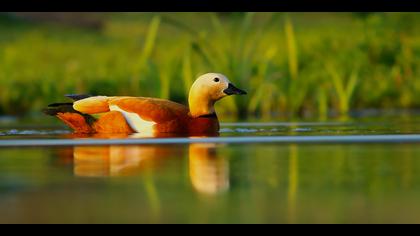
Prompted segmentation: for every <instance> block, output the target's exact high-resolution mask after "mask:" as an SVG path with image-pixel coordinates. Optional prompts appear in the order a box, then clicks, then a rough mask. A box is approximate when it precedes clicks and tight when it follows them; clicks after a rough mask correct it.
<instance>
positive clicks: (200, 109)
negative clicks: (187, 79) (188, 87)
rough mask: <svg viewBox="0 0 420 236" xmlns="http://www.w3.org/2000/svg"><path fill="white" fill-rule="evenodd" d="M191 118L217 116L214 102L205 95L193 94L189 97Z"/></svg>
mask: <svg viewBox="0 0 420 236" xmlns="http://www.w3.org/2000/svg"><path fill="white" fill-rule="evenodd" d="M188 103H189V107H190V114H191V117H193V118H197V117H202V116H208V115H215V114H216V112H215V110H214V101H213V100H211V99H210V98H209V97H208V96H207V95H205V94H198V93H194V92H191V93H190V95H189V97H188Z"/></svg>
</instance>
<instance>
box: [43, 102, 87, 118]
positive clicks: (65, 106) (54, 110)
mask: <svg viewBox="0 0 420 236" xmlns="http://www.w3.org/2000/svg"><path fill="white" fill-rule="evenodd" d="M42 112H44V113H45V114H47V115H50V116H55V115H57V114H58V113H66V112H70V113H79V112H78V111H76V110H74V109H73V103H53V104H50V105H48V107H47V108H45V109H43V110H42Z"/></svg>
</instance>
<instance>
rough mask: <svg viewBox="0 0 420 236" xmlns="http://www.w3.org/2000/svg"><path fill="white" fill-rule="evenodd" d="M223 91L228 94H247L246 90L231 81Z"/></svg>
mask: <svg viewBox="0 0 420 236" xmlns="http://www.w3.org/2000/svg"><path fill="white" fill-rule="evenodd" d="M223 92H224V93H225V94H227V95H233V94H238V95H245V94H246V92H245V91H244V90H241V89H238V88H237V87H235V86H234V85H233V84H231V83H229V85H228V87H227V89H225V90H223Z"/></svg>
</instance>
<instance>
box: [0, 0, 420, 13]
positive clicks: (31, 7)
mask: <svg viewBox="0 0 420 236" xmlns="http://www.w3.org/2000/svg"><path fill="white" fill-rule="evenodd" d="M419 5H420V4H419V1H418V0H347V1H346V0H224V1H222V0H166V1H164V0H84V1H82V0H54V1H52V0H32V1H29V0H27V1H24V0H21V1H19V0H17V1H4V2H2V3H1V8H2V10H3V11H124V12H126V11H141V12H145V11H170V12H179V11H182V12H186V11H216V12H235V11H252V12H264V11H270V12H271V11H281V12H285V11H416V10H418V9H419Z"/></svg>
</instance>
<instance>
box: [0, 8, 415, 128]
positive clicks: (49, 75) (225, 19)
mask: <svg viewBox="0 0 420 236" xmlns="http://www.w3.org/2000/svg"><path fill="white" fill-rule="evenodd" d="M419 65H420V15H419V14H418V13H3V14H1V15H0V115H19V116H24V115H33V114H39V115H41V113H40V110H41V109H42V108H43V107H45V106H46V105H48V104H49V103H53V102H59V101H66V98H64V97H63V95H64V94H69V93H89V94H94V95H131V96H152V97H162V98H168V99H171V100H174V101H177V102H181V103H184V104H186V103H187V99H186V98H187V94H188V90H189V87H190V85H191V84H192V82H193V81H194V80H195V78H196V77H197V76H199V75H200V74H203V73H207V72H221V73H224V74H226V75H227V76H228V77H229V78H230V80H231V81H232V82H233V83H235V84H236V85H237V86H238V87H240V88H243V89H245V90H247V91H248V92H249V95H248V96H241V97H230V98H228V99H225V100H223V101H221V102H220V103H219V104H218V105H217V108H216V109H217V110H218V112H219V114H220V115H221V116H225V117H239V118H246V117H257V118H260V119H262V120H264V119H266V120H268V119H273V118H278V117H286V118H302V117H315V118H317V119H327V118H329V117H342V116H346V115H348V114H349V112H351V111H355V110H363V109H371V108H375V109H413V108H419V107H420V92H419V91H420V80H419V79H418V77H419V76H420V71H419Z"/></svg>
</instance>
